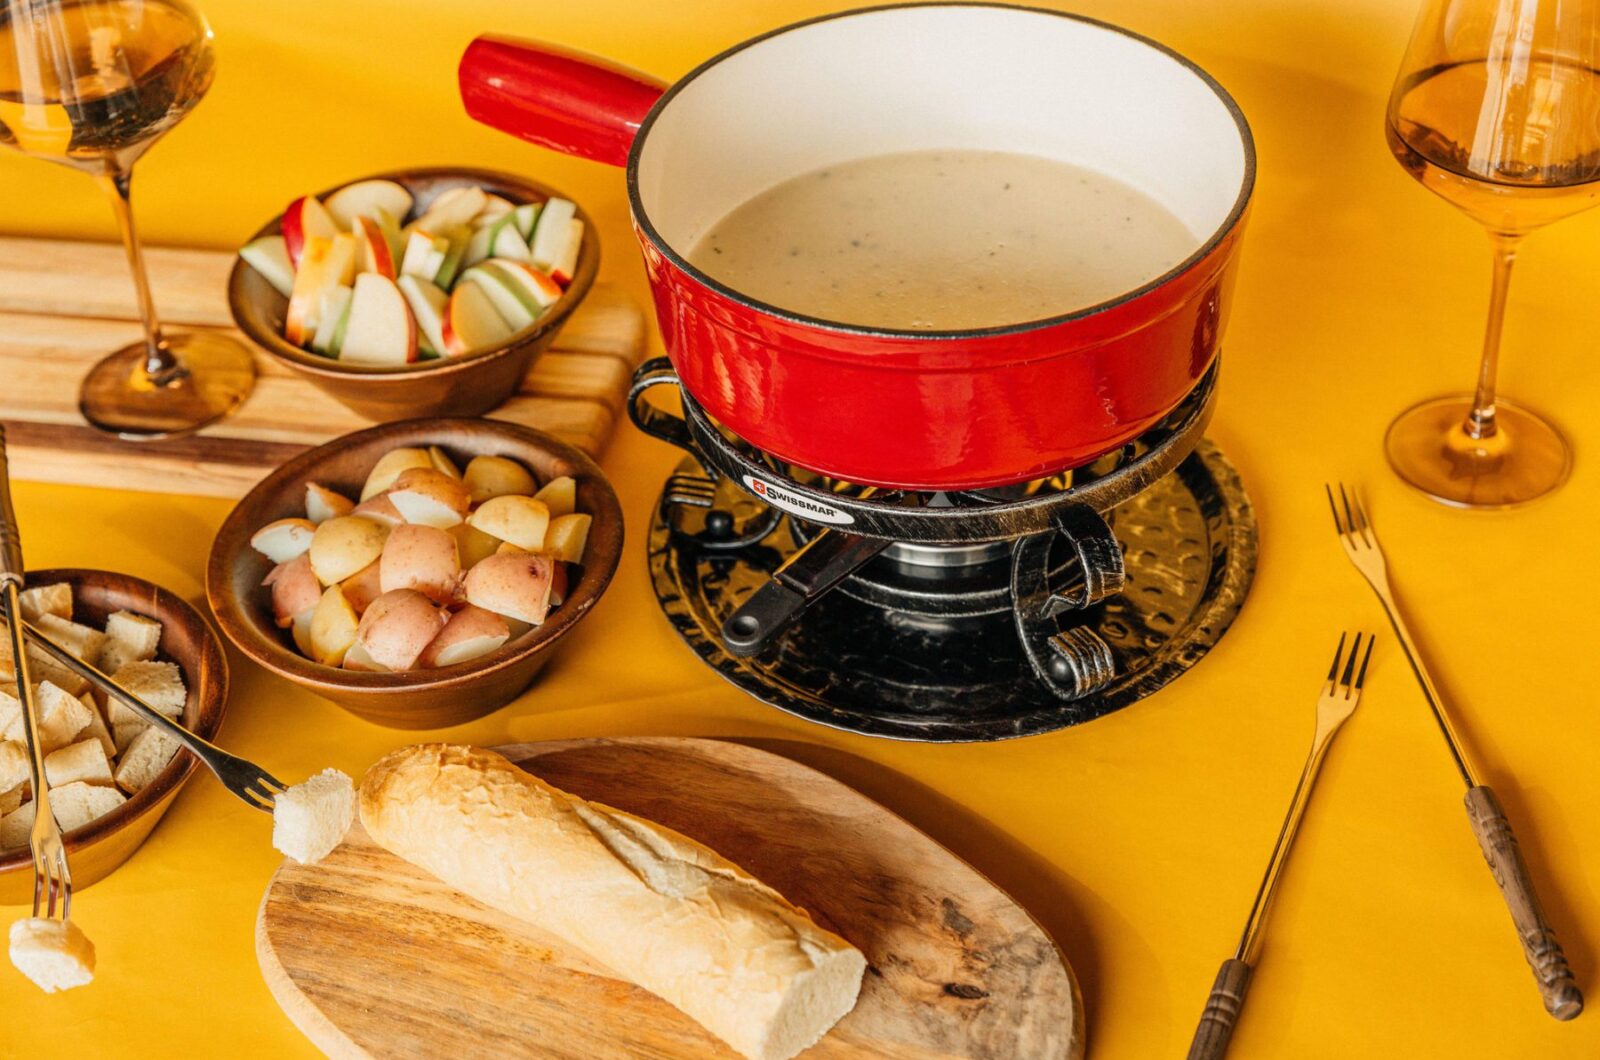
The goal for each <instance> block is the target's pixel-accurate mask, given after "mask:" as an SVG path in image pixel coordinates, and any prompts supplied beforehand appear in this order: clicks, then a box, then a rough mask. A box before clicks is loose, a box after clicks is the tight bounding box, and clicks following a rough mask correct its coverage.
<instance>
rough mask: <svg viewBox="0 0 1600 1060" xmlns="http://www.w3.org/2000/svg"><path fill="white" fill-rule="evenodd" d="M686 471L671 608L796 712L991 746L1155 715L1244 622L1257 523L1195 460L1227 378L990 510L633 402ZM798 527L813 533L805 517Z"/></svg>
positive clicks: (726, 668) (1234, 479)
mask: <svg viewBox="0 0 1600 1060" xmlns="http://www.w3.org/2000/svg"><path fill="white" fill-rule="evenodd" d="M670 371H671V370H670V366H667V365H665V364H664V363H663V362H659V361H658V362H652V363H650V364H647V365H645V366H643V367H642V368H641V369H640V372H639V374H638V376H637V377H636V384H635V388H634V397H635V401H634V415H635V420H636V422H638V423H639V425H640V426H641V427H642V428H644V429H645V430H647V431H649V432H650V433H653V434H656V435H658V436H661V437H665V438H667V440H669V441H673V442H674V443H676V444H679V445H680V446H682V447H683V448H685V449H686V450H688V451H689V453H690V458H689V459H686V460H684V461H683V462H682V463H680V464H679V466H678V468H677V469H676V471H675V473H674V474H673V475H672V476H671V478H670V479H669V480H668V483H667V487H666V489H665V490H664V491H663V494H662V498H661V503H660V505H659V506H658V508H657V512H656V515H655V518H654V519H653V520H652V524H651V528H650V537H649V550H650V569H651V573H652V577H653V580H654V585H655V589H656V595H657V597H658V598H659V599H660V601H661V605H662V608H663V609H664V610H665V612H666V613H667V615H668V617H669V618H670V619H671V620H672V622H673V625H674V627H675V628H676V629H677V630H678V632H679V634H680V635H681V636H682V637H683V638H684V639H685V640H686V641H687V642H688V643H689V645H690V646H691V647H692V648H693V649H694V650H695V652H696V653H697V654H699V655H700V656H701V657H702V658H703V659H705V660H706V661H707V662H708V663H710V664H711V665H712V666H713V667H714V668H715V669H716V670H717V671H718V672H719V673H720V674H722V675H723V676H724V677H725V678H727V679H728V680H730V681H732V682H733V683H734V684H736V685H738V686H739V687H741V688H743V689H744V690H745V691H747V692H749V693H751V694H752V695H754V696H756V697H757V698H758V699H761V700H763V701H765V702H767V703H770V704H772V705H774V706H777V707H779V708H781V709H783V710H786V711H789V712H790V713H793V714H796V715H799V716H801V717H804V718H808V719H810V720H813V721H818V722H821V723H823V724H826V725H832V726H835V727H838V728H843V729H848V730H851V731H854V732H860V733H865V734H869V735H877V736H888V737H895V738H900V739H913V740H930V741H963V740H997V739H1005V738H1009V737H1016V736H1027V735H1032V734H1035V733H1042V732H1049V731H1051V730H1053V729H1058V728H1062V727H1064V726H1067V725H1074V724H1078V723H1080V722H1084V721H1088V720H1090V719H1092V718H1096V717H1099V716H1100V715H1102V714H1106V713H1109V712H1110V711H1113V710H1116V709H1118V708H1120V707H1123V706H1126V705H1128V704H1129V703H1132V702H1135V701H1136V700H1138V699H1141V698H1143V697H1144V696H1146V695H1149V694H1150V693H1151V692H1154V691H1155V690H1156V689H1158V688H1160V687H1162V686H1163V685H1165V684H1166V683H1167V682H1168V681H1170V680H1172V679H1173V678H1174V677H1176V676H1178V675H1179V674H1181V673H1183V672H1184V671H1185V670H1187V669H1188V668H1189V667H1191V666H1193V665H1194V664H1195V663H1196V662H1197V661H1198V660H1199V659H1200V657H1201V656H1203V655H1204V654H1205V653H1206V651H1207V650H1209V649H1210V647H1211V645H1213V644H1214V643H1216V641H1217V639H1218V638H1219V637H1220V636H1221V635H1222V633H1223V632H1224V631H1225V630H1226V629H1227V627H1228V626H1229V625H1230V624H1231V623H1232V621H1233V619H1234V617H1235V615H1236V614H1237V613H1238V610H1239V607H1240V606H1241V604H1242V603H1243V599H1244V595H1245V592H1246V590H1247V588H1248V586H1249V583H1250V579H1251V576H1252V574H1253V572H1254V567H1255V551H1256V538H1255V521H1254V516H1253V513H1252V511H1251V508H1250V504H1249V500H1248V499H1247V498H1246V496H1245V494H1244V490H1243V487H1242V485H1241V484H1240V482H1239V479H1238V476H1237V474H1236V473H1235V472H1234V470H1233V468H1232V466H1231V465H1230V464H1229V463H1228V462H1227V460H1226V459H1225V458H1224V457H1223V455H1222V454H1221V452H1220V451H1218V450H1217V449H1216V448H1215V447H1214V446H1212V445H1211V444H1210V443H1207V442H1203V441H1201V439H1200V435H1201V432H1202V431H1203V429H1204V427H1205V424H1206V422H1207V421H1208V419H1209V415H1210V411H1211V408H1212V405H1213V404H1214V391H1215V369H1213V370H1212V373H1211V374H1210V375H1208V376H1207V378H1206V380H1205V381H1204V382H1203V383H1202V384H1201V386H1200V387H1197V388H1196V391H1195V392H1194V394H1192V395H1191V396H1190V398H1189V399H1188V400H1187V401H1185V402H1184V403H1183V405H1182V406H1181V407H1180V408H1179V409H1177V410H1175V411H1174V412H1173V414H1172V415H1171V416H1169V417H1168V418H1167V420H1166V421H1164V422H1163V423H1161V424H1158V425H1157V426H1156V427H1155V428H1152V429H1151V430H1150V431H1149V432H1147V433H1146V434H1145V435H1144V436H1142V437H1141V438H1140V439H1138V440H1136V441H1135V442H1134V443H1131V444H1130V445H1128V446H1126V447H1124V448H1123V449H1122V450H1119V451H1118V452H1116V453H1113V454H1110V455H1109V456H1107V457H1104V458H1102V459H1101V460H1099V461H1096V462H1095V463H1094V464H1092V465H1090V466H1088V467H1086V468H1081V469H1077V470H1076V471H1075V472H1073V473H1071V474H1070V475H1065V476H1056V477H1054V478H1050V479H1046V480H1041V481H1039V482H1034V483H1029V484H1026V485H1023V486H1017V487H1010V488H1007V489H1004V490H992V491H981V492H979V491H962V492H955V493H915V492H910V491H886V490H873V489H862V488H859V487H855V486H852V485H849V484H846V483H839V482H834V481H831V480H828V479H825V478H822V477H820V476H817V475H814V474H811V473H809V472H805V471H802V470H799V469H794V468H790V467H788V466H786V465H784V464H782V463H781V462H779V461H777V460H775V459H774V458H772V457H770V456H769V455H767V454H763V453H760V452H759V451H757V450H754V449H752V448H750V447H749V446H747V445H745V444H744V443H743V442H741V441H740V440H739V439H737V438H735V437H733V436H731V435H729V434H727V433H726V432H724V431H722V430H720V429H719V428H717V427H716V425H714V424H713V423H712V422H711V421H710V419H709V418H708V417H706V416H705V414H704V412H703V411H701V410H700V409H699V407H698V406H697V405H695V403H694V401H693V400H692V398H690V397H689V396H688V395H684V409H685V416H684V418H683V419H682V420H680V419H678V418H677V417H673V416H669V415H667V414H666V413H662V412H660V411H658V410H655V409H654V408H653V406H649V405H647V404H645V403H643V401H642V400H640V396H641V395H642V394H643V392H644V391H645V390H646V389H648V388H650V387H651V386H654V385H657V384H660V383H663V382H675V379H674V378H672V377H671V376H670ZM799 513H804V517H801V515H800V514H799Z"/></svg>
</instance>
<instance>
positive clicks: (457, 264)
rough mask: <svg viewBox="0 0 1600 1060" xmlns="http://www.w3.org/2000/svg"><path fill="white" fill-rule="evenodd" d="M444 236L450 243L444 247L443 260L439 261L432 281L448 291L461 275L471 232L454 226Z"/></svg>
mask: <svg viewBox="0 0 1600 1060" xmlns="http://www.w3.org/2000/svg"><path fill="white" fill-rule="evenodd" d="M445 238H446V239H448V240H449V242H450V245H449V246H448V247H447V248H446V249H445V252H444V260H443V261H441V262H439V271H438V272H436V273H435V274H434V276H433V282H434V283H436V284H438V285H439V286H440V287H441V288H443V289H444V290H446V291H448V290H450V289H452V288H453V287H455V285H456V277H457V276H459V275H461V262H462V261H463V260H464V259H465V258H466V256H467V245H468V244H469V243H471V242H472V233H470V232H468V231H467V230H466V229H465V228H454V229H451V230H449V232H447V233H446V235H445Z"/></svg>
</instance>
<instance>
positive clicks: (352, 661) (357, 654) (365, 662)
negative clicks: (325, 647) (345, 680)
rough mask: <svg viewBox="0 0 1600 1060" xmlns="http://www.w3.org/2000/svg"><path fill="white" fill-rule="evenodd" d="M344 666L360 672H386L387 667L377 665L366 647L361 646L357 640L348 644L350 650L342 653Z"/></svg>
mask: <svg viewBox="0 0 1600 1060" xmlns="http://www.w3.org/2000/svg"><path fill="white" fill-rule="evenodd" d="M344 668H345V669H346V670H356V671H359V672H361V673H371V674H382V673H388V669H387V668H386V667H383V666H379V665H378V664H377V663H376V662H374V661H373V658H372V656H370V655H368V654H367V649H366V647H365V646H363V645H362V643H361V642H360V641H359V640H358V641H356V642H355V643H354V644H352V645H350V650H349V651H347V652H345V653H344Z"/></svg>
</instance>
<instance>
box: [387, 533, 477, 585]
mask: <svg viewBox="0 0 1600 1060" xmlns="http://www.w3.org/2000/svg"><path fill="white" fill-rule="evenodd" d="M378 567H379V578H378V584H379V587H380V588H381V589H382V590H383V592H386V593H388V592H393V591H394V590H396V589H415V590H416V591H417V592H419V593H422V594H423V595H424V596H426V597H428V598H429V599H430V600H432V601H433V602H434V603H438V604H448V603H451V602H452V601H453V600H455V598H456V594H457V592H458V591H459V590H460V588H461V555H460V553H459V552H458V551H457V550H456V539H455V537H454V535H452V534H451V533H450V532H449V531H447V530H441V529H439V528H438V527H436V526H422V525H420V524H407V525H406V526H397V527H395V528H394V532H393V533H391V534H390V535H389V540H388V541H387V542H385V543H384V546H383V555H382V556H381V557H380V558H379V560H378Z"/></svg>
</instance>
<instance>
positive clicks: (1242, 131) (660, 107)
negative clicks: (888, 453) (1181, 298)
mask: <svg viewBox="0 0 1600 1060" xmlns="http://www.w3.org/2000/svg"><path fill="white" fill-rule="evenodd" d="M950 7H966V8H997V9H1000V10H1006V11H1025V12H1028V13H1031V14H1037V15H1051V16H1054V17H1057V18H1065V19H1070V20H1072V21H1075V22H1082V23H1085V24H1087V25H1090V26H1096V27H1098V28H1100V29H1105V30H1110V31H1112V32H1114V33H1120V34H1122V35H1123V36H1125V37H1128V38H1130V39H1131V40H1134V41H1137V42H1139V43H1141V44H1144V45H1146V46H1147V47H1150V48H1153V49H1155V50H1156V51H1159V52H1161V53H1162V54H1164V55H1167V56H1168V57H1170V58H1172V59H1174V60H1176V61H1177V62H1178V63H1179V64H1181V65H1182V66H1183V67H1185V68H1186V69H1187V70H1189V72H1190V73H1192V74H1194V75H1195V76H1196V77H1198V78H1199V79H1200V81H1201V82H1202V83H1203V84H1204V85H1205V86H1206V87H1207V88H1209V89H1210V90H1211V92H1212V93H1213V94H1214V95H1215V96H1216V97H1217V99H1219V100H1220V101H1221V102H1222V104H1223V106H1224V107H1226V108H1227V110H1228V114H1229V116H1230V117H1232V118H1233V123H1234V127H1235V128H1236V129H1237V130H1238V133H1239V141H1240V146H1241V147H1242V148H1243V149H1244V173H1243V177H1242V179H1241V180H1240V182H1239V194H1238V196H1237V197H1236V198H1235V199H1234V202H1233V207H1232V208H1231V209H1230V210H1229V211H1228V215H1227V217H1225V218H1224V219H1223V221H1222V223H1221V225H1219V226H1218V227H1217V229H1216V230H1215V231H1214V232H1212V234H1211V235H1210V236H1209V237H1208V238H1207V239H1206V241H1205V242H1204V243H1203V244H1201V245H1200V246H1199V247H1198V248H1197V249H1196V250H1195V251H1194V252H1193V253H1192V254H1190V255H1189V256H1188V257H1186V258H1185V259H1184V260H1183V261H1181V262H1179V263H1178V264H1177V265H1174V266H1173V267H1172V268H1170V269H1168V270H1167V271H1166V272H1164V273H1162V274H1161V275H1159V276H1157V277H1155V278H1154V279H1151V280H1149V281H1147V282H1146V283H1144V284H1142V285H1140V286H1139V287H1136V288H1134V289H1133V290H1131V291H1127V292H1125V293H1123V294H1120V295H1117V296H1116V297H1115V298H1111V299H1108V300H1106V301H1103V302H1098V303H1095V304H1094V305H1091V306H1085V307H1083V308H1081V309H1075V310H1072V311H1071V312H1068V313H1061V314H1057V315H1056V316H1051V317H1044V318H1041V319H1039V320H1029V321H1022V322H1020V323H1016V324H1000V325H995V326H992V327H986V328H969V329H964V330H952V331H910V330H905V329H899V328H882V327H873V326H871V325H864V324H847V323H843V322H841V321H836V320H827V319H824V318H822V317H813V316H807V315H806V314H804V313H797V312H795V311H793V310H789V309H784V308H782V307H780V306H775V305H772V304H771V303H769V302H763V301H760V300H759V299H756V298H752V297H750V296H749V295H747V294H744V293H743V292H741V291H739V290H737V289H736V288H733V287H730V286H728V285H727V284H724V283H722V282H721V281H719V280H716V279H713V278H712V277H711V276H710V275H708V274H707V273H705V272H703V271H701V270H700V269H698V268H696V267H695V266H694V265H692V264H690V262H689V260H688V259H687V258H685V257H684V256H683V255H682V254H679V253H678V252H677V251H676V250H674V249H673V248H672V247H671V246H670V245H669V244H668V243H667V241H666V240H665V239H663V238H662V236H661V233H660V232H659V231H657V229H656V227H655V225H654V224H653V223H652V222H651V220H650V217H649V214H647V213H646V212H645V209H644V203H643V199H642V194H641V192H640V190H639V159H640V156H641V154H642V152H643V149H644V145H645V142H646V141H647V140H648V138H649V134H650V130H651V128H652V127H654V125H655V123H656V119H657V118H659V117H660V116H661V114H662V113H663V112H664V111H665V110H666V108H667V107H668V106H669V105H670V104H671V103H672V100H673V99H674V98H675V97H676V96H677V95H678V93H679V92H681V91H682V90H683V89H684V88H686V87H687V86H688V85H689V84H691V83H692V82H693V81H695V80H696V79H697V78H698V77H700V75H702V74H704V73H706V72H707V71H708V70H710V69H711V68H712V67H714V66H717V65H719V64H720V63H722V62H723V61H724V60H726V59H729V58H731V57H733V56H734V55H737V54H739V53H740V52H742V51H744V50H745V49H747V48H750V47H753V46H755V45H757V44H760V43H762V42H763V41H765V40H768V39H769V38H772V37H777V36H781V35H783V34H785V33H789V32H792V31H794V30H798V29H804V28H805V27H807V26H811V25H815V24H817V23H820V22H831V21H834V20H836V19H842V18H852V17H855V16H857V15H869V14H876V13H879V12H883V11H897V10H901V9H906V8H950ZM1255 182H1256V147H1255V138H1254V136H1252V135H1251V132H1250V123H1249V122H1248V121H1247V120H1246V119H1245V116H1244V111H1243V110H1242V109H1240V107H1239V104H1238V103H1237V102H1236V101H1235V100H1234V98H1233V96H1232V95H1231V94H1229V92H1228V90H1227V89H1225V88H1223V87H1222V85H1221V83H1219V82H1218V81H1217V79H1216V78H1214V77H1212V76H1211V75H1210V74H1209V73H1207V72H1206V71H1205V70H1204V69H1203V68H1202V67H1201V66H1199V65H1198V64H1197V63H1195V62H1194V61H1193V60H1192V59H1190V58H1188V57H1187V56H1185V55H1183V54H1181V53H1180V52H1178V51H1175V50H1174V49H1172V48H1170V47H1168V46H1167V45H1165V44H1162V43H1161V42H1160V41H1157V40H1154V39H1152V38H1150V37H1147V36H1145V35H1144V34H1142V33H1136V32H1134V31H1133V30H1130V29H1127V28H1125V27H1123V26H1118V25H1116V24H1114V23H1111V22H1107V21H1104V20H1103V19H1098V18H1091V17H1089V16H1087V15H1080V14H1075V13H1073V12H1069V11H1054V10H1050V9H1048V8H1041V7H1032V6H1029V5H1027V4H1013V3H1006V2H1004V0H960V2H955V3H949V2H944V0H934V2H929V0H912V2H910V3H897V4H878V5H874V6H871V7H860V8H854V9H851V10H849V11H839V12H835V13H833V14H829V15H820V16H818V17H816V18H808V19H802V20H801V21H799V22H791V23H789V24H788V25H785V26H779V27H778V28H777V29H773V30H769V31H767V32H766V33H762V34H759V35H757V36H754V37H751V38H749V39H747V40H744V41H741V42H740V43H738V44H735V45H733V46H732V47H730V48H727V49H725V50H724V51H722V52H719V53H718V54H716V55H714V56H712V57H711V58H709V59H707V60H706V61H705V62H703V63H701V64H700V65H699V66H696V67H695V68H694V69H693V70H690V71H689V72H688V73H687V74H685V75H684V76H683V77H682V78H680V79H679V80H678V81H677V82H675V83H674V84H673V85H671V86H670V87H669V88H668V89H667V90H666V91H665V92H663V93H662V94H661V97H660V98H659V99H657V100H656V102H655V105H654V106H652V107H651V108H650V110H649V112H648V113H647V114H646V115H645V117H644V120H643V121H642V122H641V123H640V124H639V131H638V132H637V133H636V134H635V136H634V138H633V145H632V147H630V148H629V150H628V167H627V187H628V207H629V209H630V210H631V211H632V214H633V220H634V225H635V227H636V229H637V230H638V231H639V232H640V233H641V235H642V236H643V237H644V239H645V240H646V241H648V242H649V244H650V246H652V247H653V248H654V249H655V250H656V251H657V252H658V253H660V254H661V256H662V257H664V258H666V260H667V261H669V262H671V264H672V265H673V266H674V267H675V268H677V269H678V270H679V271H680V272H682V273H684V274H686V275H688V276H689V277H691V278H692V279H694V280H695V281H696V282H697V283H699V284H701V285H702V286H704V287H706V288H708V289H709V290H711V291H712V292H714V293H716V294H718V295H720V296H722V297H723V298H726V299H728V300H730V301H733V302H735V303H737V304H739V305H741V306H743V307H744V308H746V309H749V310H752V311H753V312H756V313H760V314H763V315H765V316H769V317H775V318H777V319H779V320H782V321H785V322H787V323H790V324H796V325H800V326H802V327H806V328H813V329H817V330H821V331H827V332H834V333H837V334H840V335H853V336H860V337H862V338H869V339H888V340H919V341H946V342H948V341H952V340H962V339H985V338H1004V337H1008V336H1014V335H1019V334H1022V333H1025V332H1030V331H1043V330H1046V329H1048V328H1052V327H1055V326H1057V325H1061V324H1069V323H1073V322H1075V321H1079V320H1083V319H1086V318H1088V317H1092V316H1097V315H1099V314H1101V313H1104V312H1107V311H1109V310H1112V309H1116V308H1117V307H1119V306H1122V305H1125V304H1127V303H1129V302H1133V301H1135V300H1137V299H1139V298H1141V297H1143V296H1144V295H1147V294H1150V293H1151V292H1153V291H1156V290H1158V289H1159V288H1162V287H1165V286H1166V285H1167V284H1169V283H1171V282H1172V281H1173V280H1176V279H1177V278H1178V277H1180V276H1182V275H1183V274H1185V273H1187V272H1189V271H1191V270H1192V269H1194V268H1196V267H1197V266H1199V265H1201V264H1202V263H1203V262H1205V261H1206V260H1207V258H1208V257H1209V256H1210V255H1211V252H1212V251H1214V250H1215V249H1216V248H1217V247H1218V246H1219V245H1220V244H1221V243H1222V242H1223V241H1224V240H1226V239H1227V238H1228V236H1229V235H1230V234H1231V233H1232V232H1233V231H1234V230H1235V229H1236V228H1238V227H1239V224H1240V221H1241V220H1242V219H1243V218H1244V215H1245V211H1246V209H1247V207H1248V206H1249V204H1250V199H1251V196H1252V194H1253V193H1254V190H1255Z"/></svg>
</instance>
